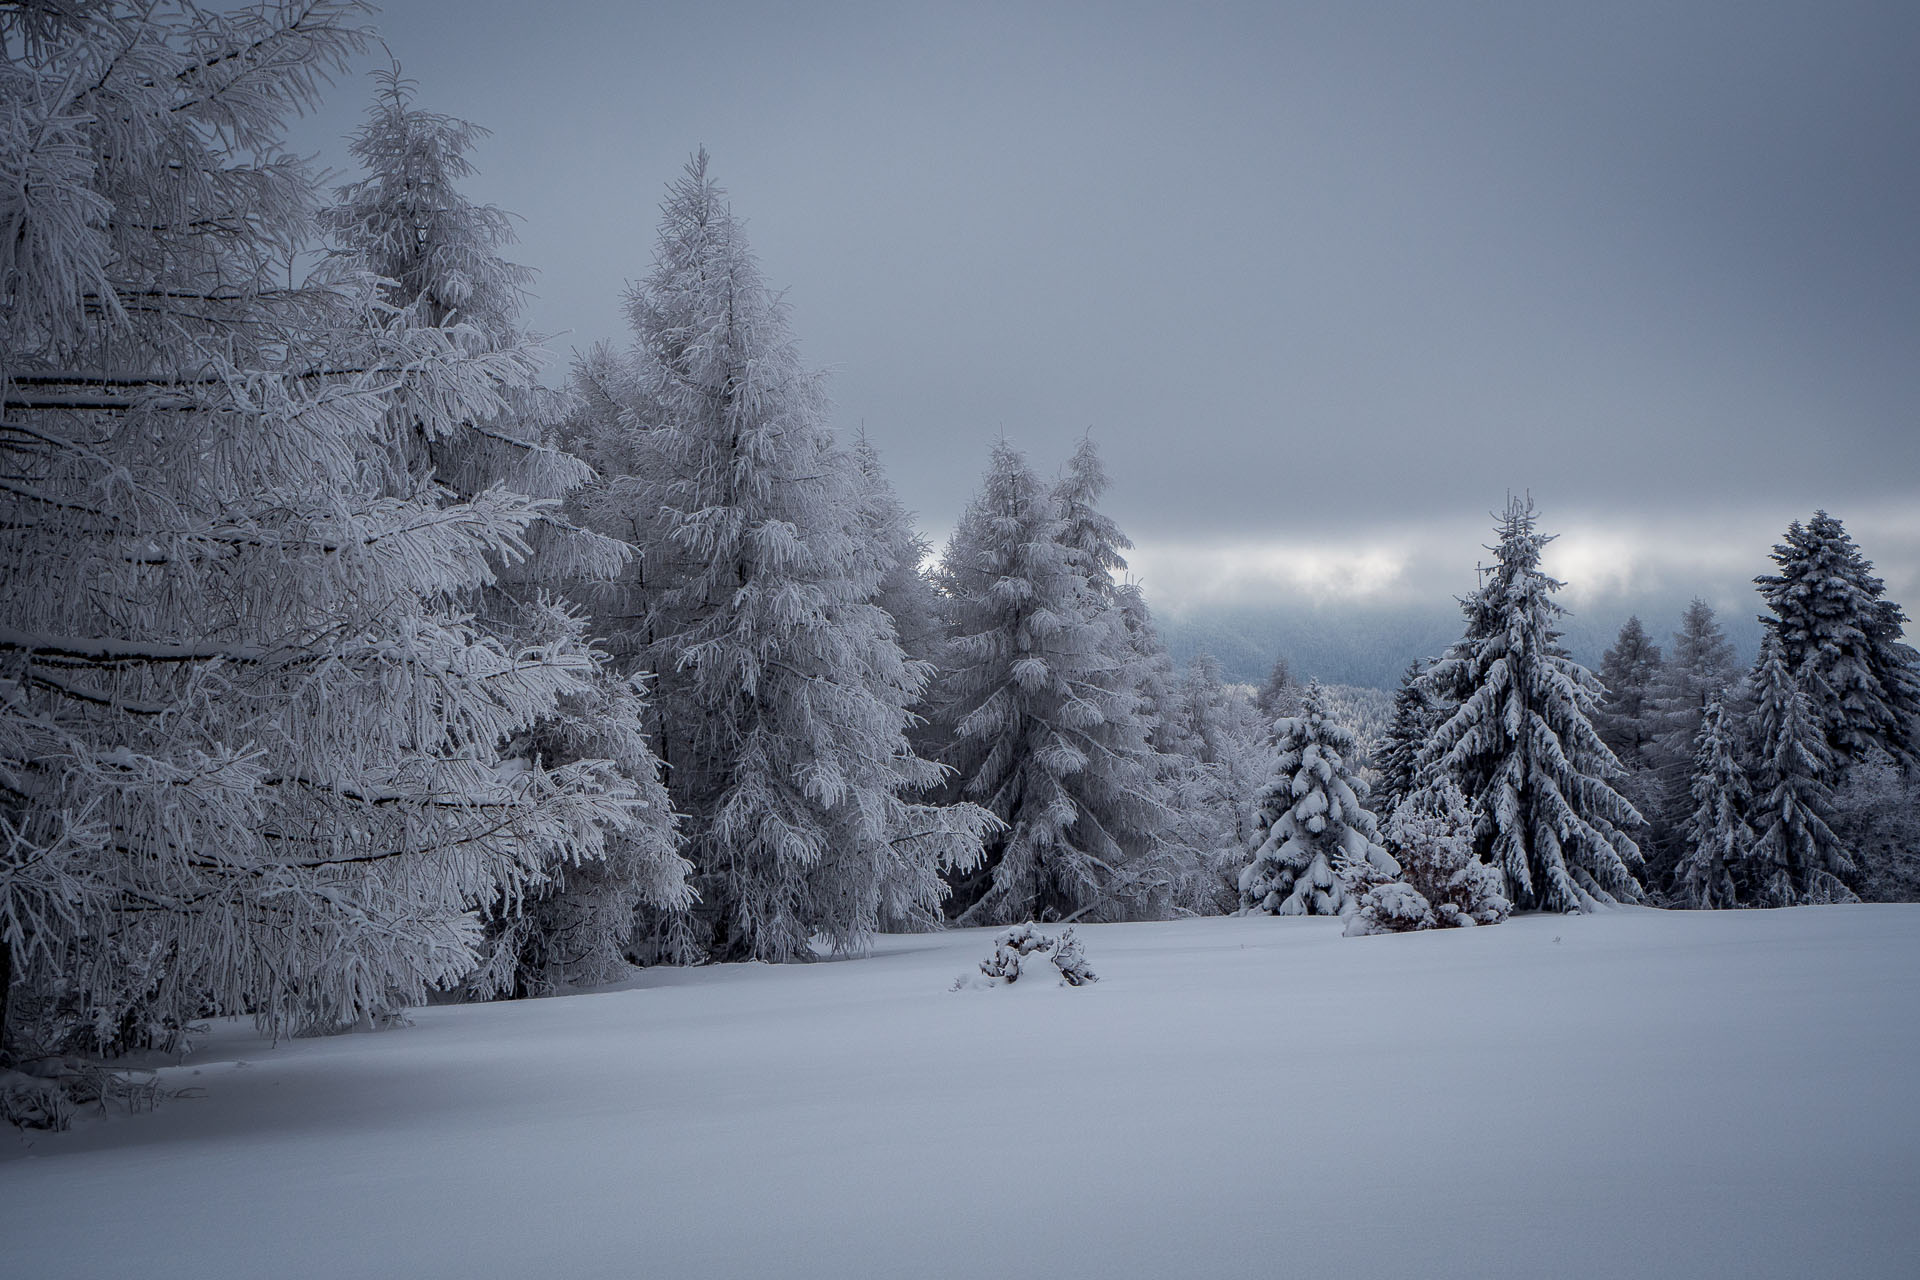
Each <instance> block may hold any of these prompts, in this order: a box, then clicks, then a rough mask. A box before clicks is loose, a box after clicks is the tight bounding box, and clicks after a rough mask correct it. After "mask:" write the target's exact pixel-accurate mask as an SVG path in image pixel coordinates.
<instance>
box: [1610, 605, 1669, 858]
mask: <svg viewBox="0 0 1920 1280" xmlns="http://www.w3.org/2000/svg"><path fill="white" fill-rule="evenodd" d="M1665 665H1666V664H1665V663H1664V662H1663V661H1662V660H1661V657H1660V646H1659V645H1657V644H1655V643H1654V642H1653V640H1652V639H1651V638H1650V637H1649V636H1648V635H1647V629H1646V627H1645V626H1643V625H1642V624H1641V622H1640V618H1639V615H1637V614H1636V615H1633V616H1631V617H1629V618H1628V619H1627V621H1626V623H1625V624H1624V625H1623V626H1622V627H1621V628H1620V634H1619V636H1618V637H1617V638H1616V639H1615V640H1614V642H1613V645H1612V647H1610V648H1609V649H1608V650H1607V651H1606V652H1605V653H1603V654H1602V655H1601V657H1600V670H1599V672H1598V673H1597V674H1598V675H1599V677H1600V683H1601V685H1603V686H1604V687H1605V688H1606V691H1607V695H1606V697H1604V698H1602V699H1601V701H1600V705H1599V707H1598V708H1597V709H1596V710H1595V712H1594V716H1593V727H1594V729H1595V730H1596V731H1598V732H1599V734H1600V741H1602V742H1604V743H1606V744H1607V749H1608V750H1610V751H1612V752H1613V755H1614V758H1615V759H1616V760H1618V761H1619V762H1620V766H1621V768H1623V769H1624V770H1626V776H1625V777H1624V778H1622V779H1621V781H1620V787H1619V790H1620V792H1621V794H1622V795H1624V796H1626V797H1627V799H1628V800H1630V801H1632V803H1633V807H1634V808H1635V810H1637V811H1638V812H1639V813H1640V815H1641V816H1642V817H1644V818H1648V819H1649V820H1651V817H1652V815H1653V814H1654V813H1655V812H1656V811H1657V809H1656V805H1655V801H1656V800H1657V799H1658V794H1659V791H1658V782H1657V779H1656V778H1655V776H1654V753H1655V746H1654V742H1655V739H1656V738H1657V737H1658V734H1659V728H1660V726H1659V711H1658V705H1657V690H1658V688H1659V684H1660V677H1661V673H1662V671H1663V670H1664V668H1665ZM1646 834H1647V833H1646V832H1644V831H1643V832H1642V837H1643V841H1644V837H1645V835H1646Z"/></svg>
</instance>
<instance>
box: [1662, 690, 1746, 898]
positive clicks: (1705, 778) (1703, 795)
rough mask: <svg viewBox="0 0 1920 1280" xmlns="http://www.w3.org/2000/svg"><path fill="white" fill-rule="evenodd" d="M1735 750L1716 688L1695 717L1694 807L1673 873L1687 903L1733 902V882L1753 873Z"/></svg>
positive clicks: (1736, 892)
mask: <svg viewBox="0 0 1920 1280" xmlns="http://www.w3.org/2000/svg"><path fill="white" fill-rule="evenodd" d="M1739 750H1740V745H1739V741H1738V740H1737V738H1736V737H1735V734H1734V729H1733V725H1732V724H1731V723H1730V722H1729V718H1728V716H1727V713H1726V704H1725V701H1724V699H1723V697H1722V695H1721V694H1719V693H1717V692H1716V693H1714V694H1713V695H1711V696H1710V697H1709V699H1708V701H1707V707H1706V710H1705V711H1704V712H1703V713H1702V714H1701V717H1700V732H1699V734H1698V735H1697V739H1696V742H1695V745H1694V752H1693V786H1692V788H1691V789H1692V793H1693V802H1694V809H1693V813H1692V814H1691V815H1690V816H1689V817H1688V819H1687V823H1686V827H1685V829H1684V831H1683V833H1682V834H1683V838H1684V841H1685V844H1684V845H1683V849H1684V852H1683V853H1682V854H1681V857H1680V864H1679V866H1678V867H1677V868H1676V869H1675V873H1674V889H1675V892H1676V893H1677V894H1678V896H1679V898H1680V900H1681V901H1682V902H1684V903H1685V904H1686V905H1688V906H1690V907H1699V908H1703V909H1712V908H1716V907H1731V906H1737V905H1739V888H1738V886H1739V885H1741V884H1743V883H1745V884H1752V883H1753V882H1754V880H1755V878H1756V877H1755V876H1754V875H1753V874H1752V871H1753V869H1752V867H1750V866H1749V859H1750V858H1751V857H1752V856H1753V852H1754V841H1755V838H1756V837H1755V836H1754V834H1753V828H1752V827H1750V826H1749V825H1748V824H1747V814H1748V813H1749V812H1750V811H1751V808H1752V804H1753V796H1752V792H1751V790H1750V788H1749V787H1748V786H1747V774H1746V770H1744V769H1742V768H1741V767H1740V758H1739Z"/></svg>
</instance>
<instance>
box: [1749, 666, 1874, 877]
mask: <svg viewBox="0 0 1920 1280" xmlns="http://www.w3.org/2000/svg"><path fill="white" fill-rule="evenodd" d="M1802 670H1803V671H1804V670H1808V668H1806V667H1803V668H1802ZM1754 683H1755V686H1756V691H1755V692H1756V697H1757V700H1758V706H1757V711H1756V715H1757V716H1758V719H1759V727H1760V744H1759V748H1760V781H1761V790H1762V795H1761V797H1760V805H1759V811H1758V813H1757V814H1756V815H1755V822H1754V825H1755V826H1756V828H1757V829H1758V830H1759V838H1758V839H1757V840H1756V841H1755V842H1754V857H1753V859H1752V864H1753V872H1752V874H1751V881H1750V883H1749V884H1748V885H1745V886H1740V888H1741V889H1742V891H1743V893H1744V895H1745V896H1747V898H1748V900H1749V901H1752V902H1754V903H1756V904H1758V905H1761V906H1790V905H1792V904H1794V903H1801V902H1852V901H1855V898H1854V895H1853V891H1852V890H1851V889H1849V888H1847V886H1846V883H1845V877H1846V876H1848V875H1851V874H1852V873H1853V870H1854V867H1853V862H1852V860H1851V859H1850V858H1848V857H1847V854H1846V851H1845V850H1844V849H1842V848H1841V847H1840V841H1839V840H1838V838H1836V837H1835V835H1834V834H1833V829H1832V828H1831V827H1829V826H1828V825H1827V817H1828V814H1829V811H1830V805H1829V797H1830V795H1831V790H1830V785H1829V779H1831V778H1832V777H1833V776H1834V775H1835V760H1834V754H1833V752H1832V750H1831V749H1830V748H1829V747H1828V745H1827V741H1826V738H1825V736H1824V734H1823V733H1822V727H1821V724H1820V721H1819V720H1818V719H1817V717H1816V715H1815V712H1814V708H1815V707H1816V706H1819V705H1821V704H1822V703H1824V702H1826V697H1825V695H1826V692H1827V691H1826V690H1820V691H1819V692H1818V693H1817V694H1809V692H1808V691H1807V689H1806V688H1804V687H1803V686H1802V683H1801V678H1800V677H1798V676H1796V675H1795V674H1794V672H1793V670H1792V668H1791V667H1790V666H1789V665H1788V662H1787V645H1786V642H1785V641H1784V640H1783V639H1781V637H1780V635H1779V634H1778V633H1777V632H1769V633H1768V635H1767V637H1766V639H1765V640H1764V641H1762V643H1761V646H1760V661H1759V666H1758V669H1757V671H1756V672H1755V676H1754ZM1829 705H1830V704H1829Z"/></svg>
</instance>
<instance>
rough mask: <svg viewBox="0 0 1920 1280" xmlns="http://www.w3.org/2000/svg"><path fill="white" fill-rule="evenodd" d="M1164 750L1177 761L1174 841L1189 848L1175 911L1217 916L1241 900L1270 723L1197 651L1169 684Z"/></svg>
mask: <svg viewBox="0 0 1920 1280" xmlns="http://www.w3.org/2000/svg"><path fill="white" fill-rule="evenodd" d="M1161 728H1162V737H1163V740H1164V743H1165V746H1164V749H1163V753H1164V754H1168V755H1171V756H1172V757H1173V758H1174V759H1175V760H1177V762H1178V765H1179V767H1178V769H1177V771H1176V772H1175V773H1174V775H1173V777H1172V779H1171V781H1170V782H1169V784H1168V787H1167V807H1168V809H1169V811H1170V813H1171V815H1172V817H1171V822H1172V824H1173V826H1174V828H1175V832H1176V835H1175V839H1176V840H1177V842H1178V843H1179V844H1180V845H1181V846H1182V847H1184V848H1186V849H1189V850H1192V851H1194V854H1193V856H1192V858H1191V861H1190V862H1189V863H1188V864H1187V865H1186V866H1185V867H1184V869H1183V870H1182V873H1181V875H1180V877H1179V881H1178V884H1177V886H1176V889H1175V893H1174V906H1175V908H1176V909H1178V910H1183V911H1190V912H1193V913H1195V914H1198V915H1223V914H1226V913H1228V912H1230V911H1232V910H1234V909H1235V908H1236V907H1237V906H1238V905H1239V901H1240V891H1239V876H1240V868H1241V866H1242V865H1243V864H1244V862H1245V860H1246V851H1247V850H1248V849H1249V848H1251V847H1252V846H1253V845H1254V844H1256V843H1258V842H1257V841H1255V840H1254V839H1253V832H1254V826H1253V817H1254V815H1253V798H1254V796H1255V794H1256V793H1257V792H1258V791H1259V790H1260V787H1261V786H1262V785H1263V784H1264V782H1265V780H1266V776H1267V773H1268V762H1269V759H1270V755H1271V752H1270V749H1269V745H1268V741H1267V739H1268V735H1269V733H1270V731H1271V728H1272V726H1271V725H1269V724H1266V723H1264V722H1263V721H1262V719H1261V716H1260V713H1259V712H1258V711H1256V710H1255V709H1254V707H1253V703H1252V702H1251V701H1250V700H1249V699H1248V698H1246V697H1245V696H1243V695H1241V694H1239V693H1237V692H1236V691H1235V690H1234V689H1232V688H1230V687H1229V686H1228V685H1227V684H1226V683H1225V681H1224V680H1223V679H1222V677H1221V673H1220V663H1219V662H1218V661H1217V660H1216V659H1215V658H1214V657H1213V655H1212V654H1208V653H1199V654H1195V655H1194V656H1193V659H1192V660H1191V661H1190V662H1188V664H1187V668H1186V670H1185V671H1183V672H1182V673H1181V674H1180V677H1179V679H1178V680H1176V681H1175V682H1174V687H1173V695H1172V702H1171V705H1170V709H1169V712H1168V714H1167V716H1166V717H1165V719H1164V720H1163V722H1162V726H1161Z"/></svg>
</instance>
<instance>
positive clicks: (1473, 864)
mask: <svg viewBox="0 0 1920 1280" xmlns="http://www.w3.org/2000/svg"><path fill="white" fill-rule="evenodd" d="M1472 833H1473V817H1472V815H1471V813H1469V812H1468V809H1467V801H1466V797H1465V796H1463V795H1462V794H1461V793H1460V789H1459V788H1458V787H1456V786H1454V785H1453V783H1451V782H1447V783H1443V784H1441V785H1440V786H1438V787H1427V788H1423V789H1422V790H1419V791H1416V792H1414V793H1413V794H1412V795H1410V796H1408V797H1407V798H1406V799H1405V800H1404V801H1402V802H1401V803H1400V806H1399V807H1398V808H1396V809H1395V810H1394V811H1393V818H1392V820H1391V821H1389V822H1388V824H1387V830H1386V843H1387V847H1388V848H1389V849H1390V850H1392V852H1393V855H1394V858H1395V860H1396V861H1398V862H1399V864H1400V879H1398V880H1388V881H1383V882H1376V883H1374V884H1372V885H1371V886H1369V887H1368V888H1367V890H1366V892H1365V893H1363V894H1361V895H1360V898H1359V906H1358V908H1357V909H1356V910H1355V911H1354V913H1353V915H1352V916H1351V917H1350V918H1349V919H1348V921H1347V928H1346V933H1347V935H1348V936H1349V937H1359V936H1362V935H1365V934H1370V933H1407V932H1410V931H1412V930H1415V929H1452V928H1461V927H1465V926H1469V925H1480V924H1498V923H1499V922H1500V921H1502V920H1504V919H1506V918H1507V915H1508V913H1509V912H1511V911H1512V910H1513V904H1512V903H1510V902H1508V901H1507V899H1506V896H1505V894H1503V893H1502V892H1501V889H1502V884H1501V878H1500V872H1499V870H1498V869H1496V868H1494V867H1491V866H1488V865H1487V864H1486V863H1484V862H1481V861H1480V860H1479V859H1477V858H1475V857H1474V856H1473V835H1472Z"/></svg>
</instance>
